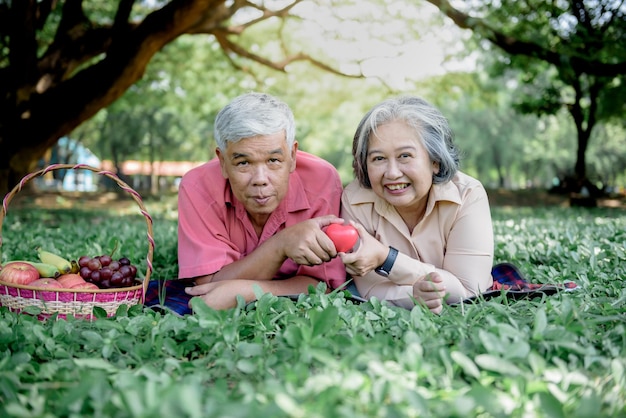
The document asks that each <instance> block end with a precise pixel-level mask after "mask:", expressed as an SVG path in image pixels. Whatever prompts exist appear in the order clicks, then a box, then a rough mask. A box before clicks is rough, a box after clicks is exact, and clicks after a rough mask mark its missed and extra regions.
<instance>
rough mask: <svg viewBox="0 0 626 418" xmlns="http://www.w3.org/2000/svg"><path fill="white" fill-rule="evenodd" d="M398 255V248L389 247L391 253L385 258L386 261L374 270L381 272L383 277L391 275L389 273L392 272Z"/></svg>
mask: <svg viewBox="0 0 626 418" xmlns="http://www.w3.org/2000/svg"><path fill="white" fill-rule="evenodd" d="M397 256H398V250H396V249H395V248H393V247H391V246H390V247H389V254H388V255H387V258H386V259H385V262H384V263H383V264H381V265H380V266H378V267H376V268H375V269H374V271H375V272H376V273H378V274H380V275H381V276H383V277H389V273H391V268H392V267H393V263H395V262H396V257H397Z"/></svg>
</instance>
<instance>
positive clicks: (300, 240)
mask: <svg viewBox="0 0 626 418" xmlns="http://www.w3.org/2000/svg"><path fill="white" fill-rule="evenodd" d="M333 223H339V224H342V223H343V219H341V218H337V217H336V216H334V215H328V216H321V217H318V218H313V219H309V220H306V221H304V222H300V223H297V224H295V225H292V226H290V227H288V228H285V229H284V230H282V231H280V232H279V233H278V234H276V235H275V239H277V240H279V242H280V244H281V248H282V251H283V254H285V256H286V257H287V258H290V259H292V260H293V261H294V262H295V263H297V264H300V265H305V266H315V265H319V264H322V263H325V262H327V261H330V260H331V259H333V258H334V257H336V256H337V250H336V249H335V244H333V242H332V241H331V239H330V238H329V237H328V235H326V233H324V231H323V230H322V228H324V227H326V226H328V225H330V224H333Z"/></svg>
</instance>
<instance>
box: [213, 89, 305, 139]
mask: <svg viewBox="0 0 626 418" xmlns="http://www.w3.org/2000/svg"><path fill="white" fill-rule="evenodd" d="M281 131H284V132H285V138H286V140H287V146H288V147H289V148H291V146H292V145H293V143H294V141H295V139H296V123H295V119H294V116H293V112H292V111H291V109H290V108H289V106H288V105H287V104H286V103H285V102H283V101H281V100H279V99H277V98H276V97H274V96H271V95H269V94H265V93H255V92H252V93H246V94H243V95H241V96H238V97H236V98H235V99H233V100H232V101H231V102H230V103H229V104H227V105H226V106H225V107H224V108H223V109H222V110H220V112H219V113H218V114H217V116H216V117H215V126H214V128H213V134H214V136H215V142H216V143H217V147H218V148H219V149H220V150H221V151H225V150H226V146H227V145H228V143H229V142H238V141H240V140H242V139H244V138H250V137H253V136H257V135H272V134H275V133H277V132H281Z"/></svg>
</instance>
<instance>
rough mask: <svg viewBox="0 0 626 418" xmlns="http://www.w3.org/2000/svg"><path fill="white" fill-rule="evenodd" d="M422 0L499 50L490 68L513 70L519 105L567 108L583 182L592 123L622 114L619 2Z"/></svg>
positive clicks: (625, 59)
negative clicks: (461, 0)
mask: <svg viewBox="0 0 626 418" xmlns="http://www.w3.org/2000/svg"><path fill="white" fill-rule="evenodd" d="M427 1H428V2H429V3H432V4H433V5H435V6H436V7H437V8H438V9H439V10H440V11H441V12H442V13H443V14H445V15H446V16H448V17H449V18H450V19H452V21H454V23H455V24H456V25H458V26H459V27H461V28H464V29H470V30H472V32H473V33H474V34H475V35H476V37H477V39H479V40H486V41H489V45H495V46H497V47H499V48H500V50H501V51H503V52H504V53H505V54H503V55H500V56H499V57H498V58H499V61H498V62H497V64H498V65H495V64H494V65H493V66H492V69H494V70H496V71H497V72H498V73H500V74H501V73H503V72H504V71H505V70H507V69H515V70H517V71H518V72H517V74H518V75H519V79H518V80H517V81H518V86H519V90H518V91H519V99H518V101H517V103H516V106H517V107H518V109H520V110H522V111H523V112H527V113H535V114H538V115H543V114H550V115H554V114H556V113H557V112H558V111H559V109H561V108H566V109H567V111H568V112H569V114H570V116H571V118H572V120H573V121H574V124H575V126H576V133H577V154H576V162H575V166H574V170H573V173H574V176H575V180H576V184H577V185H578V187H580V185H581V184H582V183H585V182H586V181H587V177H588V173H587V162H586V151H587V148H588V145H589V141H590V138H591V134H592V131H593V128H594V127H595V126H596V125H597V124H598V123H599V122H601V121H607V120H611V119H612V118H620V117H623V116H624V114H626V103H625V102H624V100H623V97H624V96H625V95H626V5H625V3H624V1H614V0H597V1H595V0H594V1H585V0H572V1H563V2H554V1H549V2H547V1H544V0H508V1H498V2H495V1H490V0H488V1H481V2H454V4H455V5H457V4H458V7H455V6H453V5H452V4H451V3H450V2H448V1H447V0H427ZM486 47H487V48H488V45H487V46H486ZM492 56H493V55H492Z"/></svg>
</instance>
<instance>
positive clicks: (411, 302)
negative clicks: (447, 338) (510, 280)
mask: <svg viewBox="0 0 626 418" xmlns="http://www.w3.org/2000/svg"><path fill="white" fill-rule="evenodd" d="M452 138H453V135H452V131H451V129H450V127H449V125H448V121H447V119H446V118H445V117H444V116H443V114H441V112H440V111H439V110H438V109H436V108H435V107H434V106H432V105H431V104H430V103H428V102H426V101H425V100H423V99H421V98H419V97H413V96H406V97H398V98H393V99H388V100H385V101H383V102H381V103H379V104H377V105H375V106H374V107H373V108H371V109H370V110H369V111H368V112H367V113H366V114H365V116H364V117H363V118H362V119H361V122H360V123H359V125H358V127H357V129H356V133H355V135H354V140H353V146H352V154H353V158H354V162H353V167H354V174H355V177H356V178H355V180H354V181H352V182H351V183H350V184H348V186H346V188H345V190H344V193H343V196H342V209H341V217H342V218H344V219H347V220H350V221H352V224H353V225H354V226H355V227H356V228H357V230H358V231H359V236H360V238H361V245H360V246H359V248H358V250H357V251H356V252H354V253H350V254H340V256H341V259H342V261H343V262H344V264H345V265H346V271H347V272H348V274H350V275H351V276H352V277H353V278H354V281H355V283H356V286H357V288H358V291H359V293H360V294H361V295H362V296H364V297H367V298H371V297H376V298H378V299H381V300H386V301H388V302H390V303H392V304H394V305H397V306H402V307H405V308H408V309H411V308H413V306H415V301H417V302H418V303H422V304H424V305H425V306H427V307H428V308H429V309H430V310H431V311H433V312H435V313H440V312H441V311H442V309H443V304H444V303H456V302H460V301H461V300H463V299H465V298H468V297H471V296H476V295H477V294H479V293H482V292H483V291H485V290H487V289H488V288H489V287H490V286H491V285H492V284H493V279H492V277H491V274H490V273H491V267H492V262H493V251H494V247H493V232H492V231H493V230H492V225H491V215H490V208H489V201H488V199H487V194H486V192H485V189H484V188H483V186H482V184H481V183H480V182H479V181H478V180H476V179H474V178H472V177H470V176H468V175H466V174H464V173H462V172H460V171H459V170H458V167H459V157H458V152H457V150H456V146H455V144H454V142H453V139H452ZM381 276H382V277H381Z"/></svg>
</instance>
